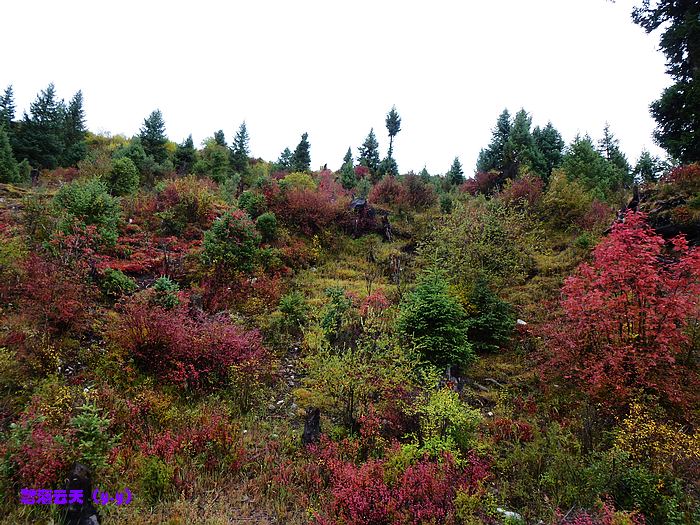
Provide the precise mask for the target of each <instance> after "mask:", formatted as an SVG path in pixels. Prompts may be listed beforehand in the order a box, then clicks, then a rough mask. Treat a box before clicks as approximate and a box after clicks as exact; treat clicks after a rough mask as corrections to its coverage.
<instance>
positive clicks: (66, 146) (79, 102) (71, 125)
mask: <svg viewBox="0 0 700 525" xmlns="http://www.w3.org/2000/svg"><path fill="white" fill-rule="evenodd" d="M86 132H87V129H86V128H85V113H84V112H83V92H82V91H78V92H77V93H76V94H75V95H74V96H73V98H72V99H71V101H70V103H69V104H68V108H67V109H66V112H65V117H64V119H63V152H62V154H61V162H60V163H61V166H64V167H67V166H76V165H77V164H78V162H80V161H81V160H83V159H84V158H85V156H86V155H87V144H86V143H85V134H86Z"/></svg>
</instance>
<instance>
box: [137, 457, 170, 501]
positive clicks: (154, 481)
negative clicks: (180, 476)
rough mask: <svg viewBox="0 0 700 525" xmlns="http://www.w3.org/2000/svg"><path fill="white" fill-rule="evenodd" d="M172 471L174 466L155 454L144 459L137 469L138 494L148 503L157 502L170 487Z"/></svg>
mask: <svg viewBox="0 0 700 525" xmlns="http://www.w3.org/2000/svg"><path fill="white" fill-rule="evenodd" d="M174 473H175V468H174V467H173V466H172V465H167V464H166V463H164V462H163V461H162V460H161V459H160V458H158V457H157V456H151V457H149V458H147V459H145V460H144V461H143V463H142V464H141V467H140V469H139V479H140V481H141V482H140V488H141V490H140V494H139V495H140V496H141V497H142V498H143V499H144V500H146V501H147V502H149V503H156V502H158V501H159V500H160V499H162V498H163V496H165V495H166V493H167V492H168V489H170V487H171V485H172V481H173V474H174Z"/></svg>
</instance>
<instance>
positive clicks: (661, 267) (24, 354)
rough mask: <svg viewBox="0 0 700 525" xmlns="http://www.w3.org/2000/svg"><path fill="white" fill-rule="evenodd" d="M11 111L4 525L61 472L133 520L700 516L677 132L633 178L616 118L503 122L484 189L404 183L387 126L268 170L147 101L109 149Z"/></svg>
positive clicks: (0, 434) (456, 171) (4, 153)
mask: <svg viewBox="0 0 700 525" xmlns="http://www.w3.org/2000/svg"><path fill="white" fill-rule="evenodd" d="M652 11H653V10H652ZM650 12H651V11H649V12H647V15H649V13H650ZM639 13H641V12H639ZM639 13H638V16H641V14H639ZM642 14H643V13H642ZM649 16H651V15H649ZM640 20H642V19H641V18H640ZM645 20H647V19H645ZM646 23H648V22H646ZM649 27H651V26H649ZM680 81H681V82H684V81H685V80H680ZM669 96H670V95H669ZM10 102H12V91H11V89H9V90H7V91H6V92H5V94H4V96H3V97H2V98H0V117H2V119H0V181H2V182H3V184H2V185H0V192H1V195H2V197H3V201H2V202H1V203H0V319H1V321H0V493H2V494H3V495H4V496H5V497H4V498H3V499H2V500H0V510H1V511H2V512H1V514H2V515H3V516H7V518H5V522H6V523H23V522H26V523H29V522H35V521H37V520H46V519H52V518H53V519H57V518H59V509H57V508H56V507H55V506H54V507H42V506H34V507H27V506H22V505H20V504H19V502H18V497H17V495H18V494H19V491H20V489H21V488H25V487H34V488H59V486H60V484H61V483H62V480H63V478H64V477H65V475H66V473H67V470H68V469H69V467H70V465H71V464H72V463H73V462H76V461H79V462H82V463H83V464H85V465H87V466H88V467H89V468H90V469H91V471H92V472H93V475H94V479H95V480H96V483H97V484H98V485H99V486H100V487H101V488H104V489H108V490H112V491H114V490H115V489H117V488H122V487H124V486H128V487H130V488H131V490H132V491H133V492H134V494H135V497H136V499H135V501H134V502H133V503H132V504H131V505H129V506H125V507H116V506H107V507H105V508H103V509H101V512H102V513H103V515H104V516H106V517H107V519H109V520H112V521H114V522H124V523H133V522H139V523H141V522H143V523H165V522H168V523H184V522H193V523H199V522H202V523H203V522H207V523H219V522H227V521H229V520H238V519H247V520H251V521H255V522H261V523H265V522H270V521H274V522H284V523H317V524H324V525H330V524H338V525H340V524H343V525H351V524H355V525H359V524H382V523H386V524H390V523H391V524H393V523H406V524H409V523H410V524H418V523H431V524H439V523H442V524H462V525H467V524H469V525H476V524H499V523H511V524H512V523H521V522H522V523H540V522H541V523H552V524H555V523H556V524H570V525H583V524H609V525H613V524H618V525H619V524H642V523H646V524H678V525H682V524H691V523H697V522H698V521H700V486H699V485H698V479H700V435H699V434H698V431H697V427H698V421H699V419H698V418H699V417H700V413H699V412H698V406H699V405H698V401H699V400H698V392H699V391H700V390H699V389H698V387H699V386H700V385H699V382H700V381H699V379H700V377H698V366H699V364H700V363H699V362H698V356H699V354H698V352H699V350H700V304H699V299H700V252H699V251H698V248H697V246H698V244H700V235H699V234H698V231H699V229H700V211H699V210H700V165H699V164H698V163H697V162H695V163H693V161H698V158H697V156H695V157H693V150H692V140H689V139H688V137H687V136H686V134H685V132H684V133H682V134H681V137H680V138H679V139H678V140H679V141H680V142H674V143H673V144H671V146H672V148H675V149H676V150H678V151H679V152H680V153H681V155H677V157H678V158H679V159H680V160H682V161H683V164H677V165H674V166H671V165H664V163H662V162H661V161H660V160H659V159H655V158H653V157H651V156H650V155H649V154H648V153H644V154H643V155H642V157H641V158H640V159H639V162H638V163H637V164H636V166H634V167H632V166H631V165H630V164H629V163H628V161H627V160H626V158H625V157H624V155H623V154H622V152H621V150H620V148H619V144H618V141H617V139H616V138H615V137H614V135H613V134H612V132H611V131H610V129H609V127H607V126H606V128H605V129H604V130H603V137H602V139H601V140H600V142H599V143H597V144H596V143H594V142H593V140H592V139H591V138H590V137H589V136H583V137H576V138H575V139H574V141H573V142H572V143H571V144H569V145H565V143H564V141H563V140H562V138H561V136H560V135H559V133H558V132H557V130H556V129H555V128H554V126H553V125H552V124H551V123H549V124H547V125H546V126H544V127H539V126H536V127H534V128H533V129H531V124H532V117H531V116H530V115H529V114H528V113H527V112H525V111H524V110H521V111H519V112H517V113H516V114H515V115H514V116H512V117H511V115H510V113H509V112H508V111H507V110H506V111H504V112H503V113H502V114H501V115H500V116H499V118H498V120H497V123H496V126H495V127H494V130H493V136H492V140H491V142H490V143H489V144H488V145H487V146H486V147H485V148H484V149H483V150H482V151H481V153H480V155H479V160H478V163H477V170H476V172H475V174H474V176H472V177H468V176H465V173H464V168H463V167H462V165H461V163H460V161H459V159H454V161H453V162H452V165H451V167H450V168H449V170H448V171H447V172H445V173H444V174H440V175H437V174H433V175H431V174H429V173H428V172H427V171H426V170H425V169H424V170H423V171H421V172H420V173H419V174H415V173H413V172H410V173H403V174H402V173H401V172H400V171H399V168H398V166H397V163H396V160H395V159H394V158H393V144H394V141H395V140H400V136H399V135H398V134H399V132H400V130H401V119H400V117H399V115H398V112H397V111H396V109H395V108H392V110H391V111H390V112H389V114H388V115H387V120H386V125H387V131H388V135H389V149H388V151H387V155H386V156H385V157H384V158H382V155H380V152H379V142H378V139H377V135H375V132H374V130H370V133H369V134H368V136H367V137H366V139H365V140H364V142H363V143H362V145H361V146H360V148H359V149H358V157H357V158H356V159H355V158H353V152H352V148H350V149H349V150H348V154H346V155H345V157H344V158H343V162H342V165H341V167H340V169H339V170H338V171H337V172H333V171H331V170H328V169H322V170H319V171H312V170H311V169H310V153H309V152H310V147H311V143H310V139H309V136H308V134H306V133H304V134H303V135H302V136H301V140H300V142H299V143H298V145H297V146H296V147H295V148H286V149H285V150H284V151H283V152H282V154H281V155H280V157H279V159H278V160H277V161H276V162H267V161H264V160H262V159H256V158H252V157H251V156H250V151H249V137H248V132H247V128H246V126H245V123H243V124H242V125H241V126H240V128H239V129H238V131H237V132H236V133H235V135H234V137H233V139H232V141H231V144H230V145H229V144H228V143H227V140H226V136H225V133H224V132H223V131H221V130H220V131H216V132H215V133H214V134H213V135H212V137H210V138H207V139H206V140H205V141H204V142H203V144H202V145H201V147H200V148H197V147H195V144H194V143H193V141H192V138H191V137H188V138H187V139H186V140H184V141H183V142H182V143H180V144H175V143H173V142H171V141H170V140H168V139H167V136H166V134H165V122H164V119H163V115H162V114H161V113H160V112H159V111H154V112H153V113H152V114H151V115H149V116H148V117H147V118H146V119H145V121H144V124H143V127H142V128H141V130H140V133H139V135H138V136H135V137H131V138H127V137H123V136H107V135H95V134H92V133H89V132H87V131H86V130H85V127H84V123H83V116H82V94H80V93H78V94H76V96H75V97H74V98H73V99H72V100H71V102H70V104H69V105H65V104H64V103H63V102H58V101H57V99H56V95H55V91H54V88H53V86H49V88H47V90H45V91H43V92H42V93H41V94H40V95H39V97H38V98H37V101H35V103H34V104H33V105H32V107H31V108H30V113H29V114H28V115H25V117H24V119H23V120H17V119H16V118H15V116H14V114H10V113H9V112H8V111H9V110H8V108H10V107H14V106H12V104H10ZM662 102H663V100H662ZM664 107H665V106H664V103H659V105H658V107H657V108H656V111H663V110H664ZM13 111H14V110H13ZM52 122H53V125H45V124H46V123H49V124H51V123H52ZM58 122H61V123H62V124H61V126H58V125H57V123H58ZM69 124H70V125H69ZM58 129H61V130H63V131H62V132H61V133H59V134H58V135H57V133H58V131H57V130H58ZM661 136H662V137H666V134H662V135H661ZM671 138H673V137H671ZM680 139H683V140H680ZM669 140H671V139H669ZM674 140H675V139H674ZM25 159H26V160H25ZM20 160H21V161H22V162H18V161H20ZM32 168H34V169H37V170H39V172H38V173H39V175H38V178H37V177H36V173H37V172H34V173H35V174H34V177H33V180H32V177H30V173H31V169H32ZM635 182H636V183H638V184H640V185H641V187H640V188H639V189H638V190H639V191H637V190H636V189H634V188H633V184H634V183H635ZM5 183H9V184H5ZM630 201H631V202H632V205H631V206H630V207H629V208H628V209H625V210H622V211H621V212H619V213H617V215H616V212H617V211H618V210H620V208H621V207H622V206H623V205H624V204H625V203H627V202H630ZM314 414H317V415H318V417H319V419H318V421H319V426H320V428H313V424H312V423H313V421H314ZM305 423H306V425H305ZM305 426H306V428H305ZM302 436H304V439H303V440H302Z"/></svg>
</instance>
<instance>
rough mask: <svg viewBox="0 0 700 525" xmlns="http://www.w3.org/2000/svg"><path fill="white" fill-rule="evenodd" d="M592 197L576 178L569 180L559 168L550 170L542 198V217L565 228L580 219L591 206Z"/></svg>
mask: <svg viewBox="0 0 700 525" xmlns="http://www.w3.org/2000/svg"><path fill="white" fill-rule="evenodd" d="M592 201H593V197H592V196H591V194H590V193H589V192H588V191H586V189H585V188H584V186H583V184H582V183H581V182H579V181H578V180H570V179H569V178H568V177H567V176H566V174H565V173H564V172H563V171H561V170H555V171H554V172H552V177H551V179H550V181H549V187H548V188H547V191H546V192H545V194H544V197H543V198H542V210H543V215H544V217H545V218H546V219H547V220H548V221H549V222H550V223H551V224H552V225H553V226H554V227H556V228H558V229H561V230H566V229H568V228H571V227H572V226H573V225H575V224H576V223H577V222H578V221H580V220H581V219H582V218H583V216H584V215H585V214H586V212H587V211H588V210H589V209H590V207H591V202H592Z"/></svg>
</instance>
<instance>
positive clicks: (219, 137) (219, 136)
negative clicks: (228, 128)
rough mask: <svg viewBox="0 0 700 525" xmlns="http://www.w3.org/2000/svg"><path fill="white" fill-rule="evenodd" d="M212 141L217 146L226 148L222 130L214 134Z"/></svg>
mask: <svg viewBox="0 0 700 525" xmlns="http://www.w3.org/2000/svg"><path fill="white" fill-rule="evenodd" d="M214 140H215V141H216V143H217V144H218V145H219V146H223V147H225V148H227V147H228V144H226V135H224V130H223V129H220V130H219V131H215V132H214Z"/></svg>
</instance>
